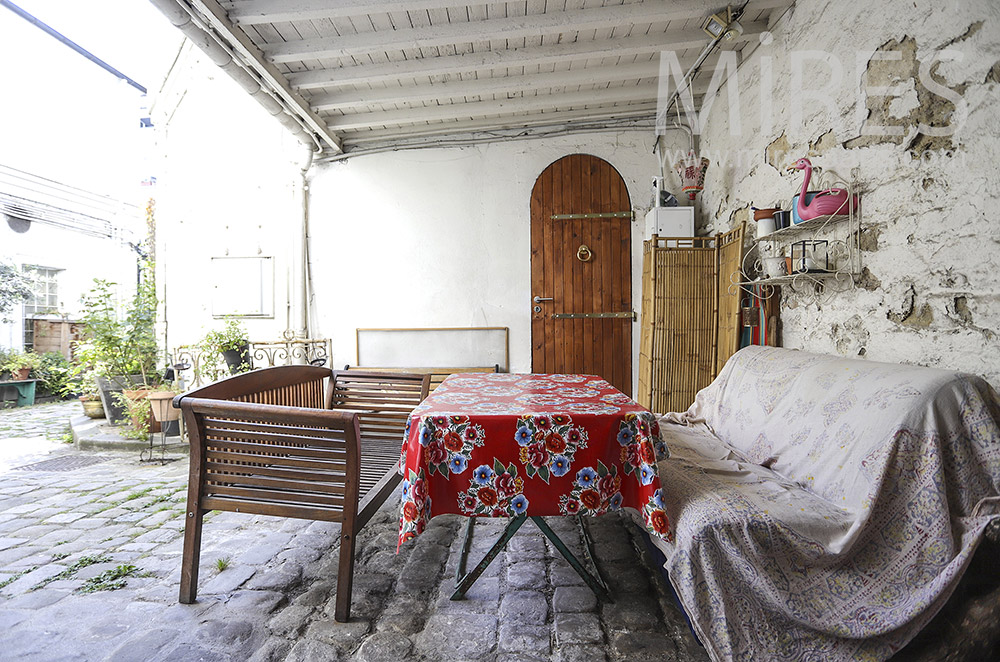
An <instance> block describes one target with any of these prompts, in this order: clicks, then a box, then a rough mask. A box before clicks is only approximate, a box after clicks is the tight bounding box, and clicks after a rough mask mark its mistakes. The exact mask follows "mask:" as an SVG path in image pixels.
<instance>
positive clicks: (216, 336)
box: [195, 318, 251, 382]
mask: <svg viewBox="0 0 1000 662" xmlns="http://www.w3.org/2000/svg"><path fill="white" fill-rule="evenodd" d="M249 343H250V336H249V335H247V331H246V328H244V326H243V323H242V322H240V321H239V320H235V319H232V318H229V319H227V320H226V324H225V326H224V327H223V328H222V330H221V331H219V330H213V331H209V332H208V333H206V334H205V337H204V338H202V339H201V341H200V342H199V343H198V355H199V357H198V362H197V365H196V366H195V373H196V377H197V378H198V379H199V380H200V381H203V382H204V381H209V382H214V381H217V380H219V379H222V378H223V377H228V376H229V375H230V374H231V371H230V368H229V367H228V366H227V365H226V363H225V362H224V361H223V359H222V353H223V352H228V351H237V350H240V351H242V352H243V354H241V356H240V364H239V365H238V366H236V368H235V369H234V370H232V372H233V373H240V372H249V371H250V368H251V365H250V359H249V357H248V356H247V355H246V350H247V347H248V345H249Z"/></svg>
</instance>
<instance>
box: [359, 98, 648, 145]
mask: <svg viewBox="0 0 1000 662" xmlns="http://www.w3.org/2000/svg"><path fill="white" fill-rule="evenodd" d="M655 115H656V104H655V103H639V104H630V105H628V106H608V107H605V108H589V109H586V110H571V111H562V112H552V113H542V114H538V115H524V116H513V117H493V118H482V119H477V120H462V121H457V122H439V123H435V124H426V125H421V126H403V127H395V128H392V129H379V130H373V131H360V130H359V131H351V132H345V133H343V134H342V135H343V140H344V145H345V148H346V146H349V145H350V146H363V145H368V144H372V143H387V142H392V141H394V140H396V139H399V140H407V139H412V138H432V137H435V136H457V135H460V134H467V133H473V132H480V133H482V132H488V131H494V130H495V131H510V130H513V129H519V128H529V127H538V126H548V125H559V124H567V123H570V122H575V123H577V124H581V123H583V122H586V121H588V120H593V121H594V122H604V121H608V120H612V119H637V118H642V117H648V118H649V121H650V122H652V121H653V120H654V116H655Z"/></svg>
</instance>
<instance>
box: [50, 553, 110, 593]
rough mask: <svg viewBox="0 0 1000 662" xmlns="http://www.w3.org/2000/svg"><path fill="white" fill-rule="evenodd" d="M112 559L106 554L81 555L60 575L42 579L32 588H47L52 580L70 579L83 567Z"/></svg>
mask: <svg viewBox="0 0 1000 662" xmlns="http://www.w3.org/2000/svg"><path fill="white" fill-rule="evenodd" d="M63 558H65V557H63ZM110 560H111V557H110V556H107V555H105V554H91V555H89V556H81V557H80V558H79V559H77V561H76V563H74V564H73V565H71V566H70V567H68V568H66V569H65V570H63V571H62V572H60V573H59V574H58V575H53V576H51V577H48V578H47V579H43V580H42V581H40V582H38V583H37V584H35V585H34V586H32V587H31V589H30V590H32V591H37V590H38V589H40V588H45V587H46V586H48V585H49V584H51V583H52V582H54V581H56V580H59V579H70V578H72V577H73V575H75V574H76V573H77V572H78V571H80V570H82V569H83V568H86V567H87V566H91V565H96V564H98V563H107V562H108V561H110Z"/></svg>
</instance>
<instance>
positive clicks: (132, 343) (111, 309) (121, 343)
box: [78, 263, 158, 384]
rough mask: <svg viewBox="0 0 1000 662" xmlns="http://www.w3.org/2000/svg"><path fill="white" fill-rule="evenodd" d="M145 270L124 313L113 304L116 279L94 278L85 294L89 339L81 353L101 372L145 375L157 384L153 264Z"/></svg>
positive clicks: (83, 360)
mask: <svg viewBox="0 0 1000 662" xmlns="http://www.w3.org/2000/svg"><path fill="white" fill-rule="evenodd" d="M142 271H143V273H142V278H141V279H140V283H139V286H138V288H137V290H136V293H135V296H134V297H132V300H131V301H130V302H129V304H128V306H126V308H125V310H124V311H123V313H122V314H119V311H118V310H117V309H116V307H115V305H114V288H115V283H111V282H108V281H106V280H101V279H98V278H95V279H94V287H93V288H91V290H90V292H88V293H87V294H86V295H84V297H83V309H84V310H85V311H86V312H85V313H84V315H83V322H84V325H85V334H86V342H85V343H84V344H83V345H81V348H80V352H79V353H78V356H79V359H80V362H81V364H82V365H84V366H89V367H92V368H93V369H94V370H95V372H96V373H97V374H98V375H100V376H104V377H110V376H113V375H142V379H143V383H144V384H155V383H156V382H157V373H156V361H157V355H158V348H157V346H156V333H155V329H154V324H155V322H156V303H157V302H156V284H155V282H154V280H153V272H152V265H151V264H148V263H147V264H146V266H145V267H144V268H143V270H142Z"/></svg>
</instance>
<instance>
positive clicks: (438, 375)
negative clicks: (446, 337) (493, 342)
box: [344, 364, 500, 393]
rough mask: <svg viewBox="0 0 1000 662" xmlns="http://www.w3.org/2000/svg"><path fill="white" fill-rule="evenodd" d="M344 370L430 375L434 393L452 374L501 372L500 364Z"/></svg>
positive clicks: (355, 368) (351, 366)
mask: <svg viewBox="0 0 1000 662" xmlns="http://www.w3.org/2000/svg"><path fill="white" fill-rule="evenodd" d="M344 370H351V371H355V372H356V371H359V370H366V371H369V372H406V373H413V374H417V375H430V378H431V381H430V390H429V393H433V392H434V389H436V388H437V387H438V386H440V385H441V382H443V381H444V380H445V379H447V378H448V377H449V376H450V375H454V374H457V373H462V372H500V366H499V364H497V365H491V366H473V367H468V368H366V367H363V366H356V365H347V366H344Z"/></svg>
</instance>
